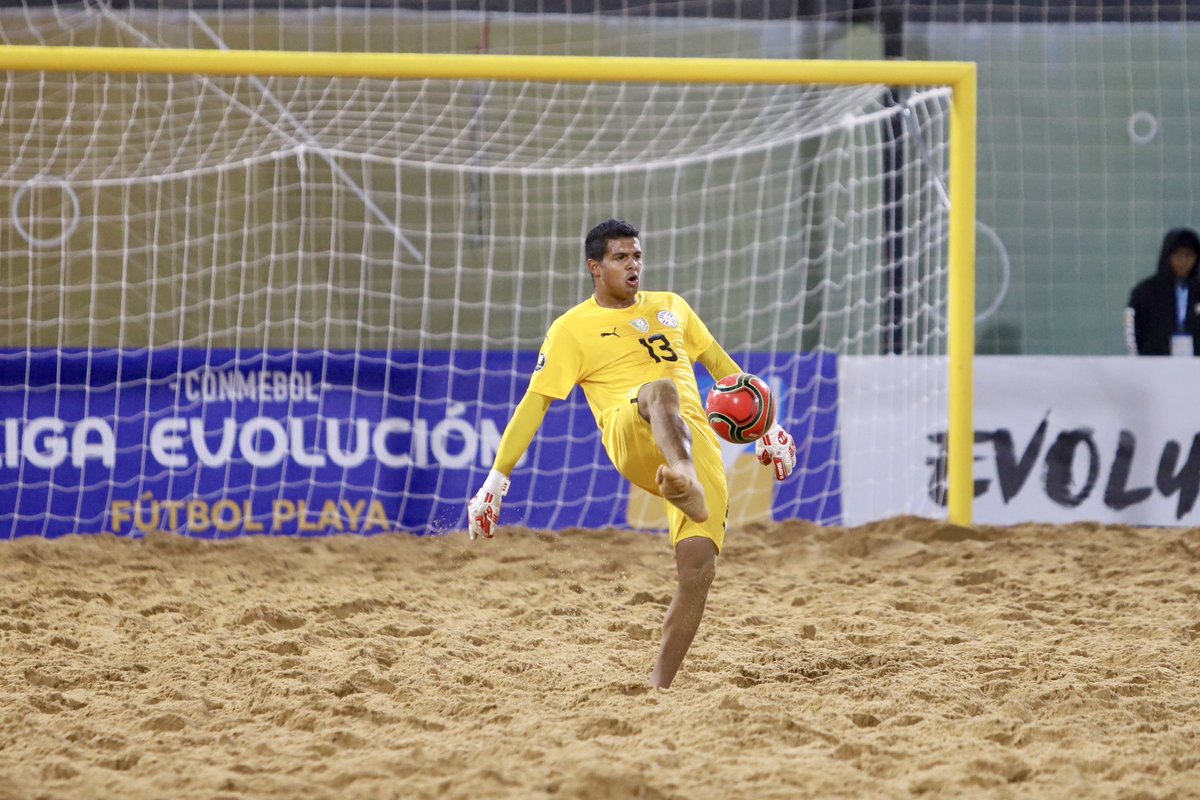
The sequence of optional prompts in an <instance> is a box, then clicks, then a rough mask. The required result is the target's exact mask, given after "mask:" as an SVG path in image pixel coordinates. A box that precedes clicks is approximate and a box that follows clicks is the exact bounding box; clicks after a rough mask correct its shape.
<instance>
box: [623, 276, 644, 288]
mask: <svg viewBox="0 0 1200 800" xmlns="http://www.w3.org/2000/svg"><path fill="white" fill-rule="evenodd" d="M625 282H626V283H627V284H629V285H630V286H637V285H638V284H639V283H640V282H641V276H639V275H630V276H629V277H628V278H626V279H625Z"/></svg>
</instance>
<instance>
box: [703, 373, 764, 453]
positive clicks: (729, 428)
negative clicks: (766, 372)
mask: <svg viewBox="0 0 1200 800" xmlns="http://www.w3.org/2000/svg"><path fill="white" fill-rule="evenodd" d="M704 411H705V413H706V414H707V415H708V424H709V425H712V428H713V430H714V431H716V432H717V436H720V437H721V438H722V439H724V440H725V441H727V442H733V443H734V444H749V443H750V442H753V441H754V440H755V439H759V438H762V437H763V436H764V435H765V434H766V432H767V431H768V430H770V428H771V426H772V425H774V424H775V397H774V395H772V394H771V388H770V387H769V386H767V383H766V381H764V380H763V379H762V378H759V377H758V376H756V375H751V374H750V373H748V372H737V373H734V374H733V375H726V376H725V377H724V378H721V380H719V381H717V382H716V384H715V385H714V386H713V388H712V391H710V392H709V393H708V400H707V401H705V403H704Z"/></svg>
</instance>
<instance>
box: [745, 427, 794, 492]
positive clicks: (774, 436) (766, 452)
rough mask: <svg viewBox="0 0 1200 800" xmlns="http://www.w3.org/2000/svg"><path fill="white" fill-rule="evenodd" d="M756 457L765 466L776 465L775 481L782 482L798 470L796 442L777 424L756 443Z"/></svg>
mask: <svg viewBox="0 0 1200 800" xmlns="http://www.w3.org/2000/svg"><path fill="white" fill-rule="evenodd" d="M754 455H756V456H757V457H758V460H759V461H761V462H762V463H763V465H764V466H768V467H769V466H771V465H772V464H774V465H775V480H777V481H781V480H783V479H784V478H786V477H787V476H788V475H791V474H792V470H793V469H795V468H796V440H795V439H793V438H792V437H791V436H789V435H788V432H787V431H785V430H784V429H783V428H781V427H780V426H779V423H778V422H776V423H775V424H774V425H772V426H771V429H770V430H769V431H767V433H766V435H765V436H763V437H762V438H760V439H758V440H756V441H755V442H754Z"/></svg>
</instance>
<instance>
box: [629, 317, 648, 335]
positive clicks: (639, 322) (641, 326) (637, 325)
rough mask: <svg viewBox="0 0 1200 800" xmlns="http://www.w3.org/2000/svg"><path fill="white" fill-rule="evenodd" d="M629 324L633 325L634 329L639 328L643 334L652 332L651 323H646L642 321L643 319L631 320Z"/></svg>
mask: <svg viewBox="0 0 1200 800" xmlns="http://www.w3.org/2000/svg"><path fill="white" fill-rule="evenodd" d="M629 324H630V325H632V326H633V327H635V328H637V329H638V330H639V331H641V332H642V333H649V332H650V323H649V322H646V320H644V319H642V318H641V317H638V318H637V319H633V320H630V321H629Z"/></svg>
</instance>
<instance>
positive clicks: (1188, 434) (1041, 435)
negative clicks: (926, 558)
mask: <svg viewBox="0 0 1200 800" xmlns="http://www.w3.org/2000/svg"><path fill="white" fill-rule="evenodd" d="M903 362H904V359H899V358H895V357H883V358H844V359H841V360H840V361H839V386H840V389H841V392H842V396H841V399H840V402H839V411H840V412H841V420H840V424H841V430H842V438H843V444H844V450H843V458H842V468H843V475H842V479H843V480H842V485H843V487H844V499H845V515H844V516H845V522H846V524H848V525H857V524H861V523H863V522H867V521H870V520H873V519H881V518H883V517H887V516H892V515H895V514H919V515H922V516H931V517H944V516H945V508H944V507H943V506H942V505H940V504H939V503H938V502H935V499H934V496H935V495H937V494H938V492H937V491H936V490H934V489H931V481H932V478H933V476H934V475H935V474H936V470H937V469H938V467H939V465H940V464H941V463H942V461H943V460H944V458H945V445H944V443H945V419H946V416H945V412H944V411H940V413H939V414H938V415H936V416H937V417H938V418H937V419H936V420H933V421H930V420H924V419H922V420H920V421H919V422H918V423H917V424H916V425H915V426H914V423H913V422H912V420H911V418H912V413H911V410H908V409H906V407H905V403H906V402H908V400H905V401H904V402H900V400H901V398H896V400H895V401H894V402H892V403H888V402H886V400H884V399H881V398H880V396H879V395H880V389H881V387H885V386H888V385H889V384H894V383H895V382H896V381H898V380H900V378H901V377H902V375H903V374H904V372H905V371H907V372H909V373H911V368H907V370H905V369H902V367H903ZM928 363H930V364H937V365H939V366H938V368H939V369H944V365H945V360H944V359H930V360H929V362H928ZM938 402H939V403H940V402H941V400H940V399H939V400H938ZM918 428H919V430H918ZM879 453H891V454H892V455H890V456H888V458H887V459H882V458H879V457H878V456H877V454H879ZM974 453H975V467H974V475H975V504H974V520H975V521H976V522H980V523H990V524H1014V523H1020V522H1047V523H1060V522H1078V521H1088V520H1094V521H1099V522H1116V523H1128V524H1134V525H1177V526H1200V510H1198V508H1197V495H1198V494H1200V362H1194V361H1190V360H1189V361H1180V360H1178V359H1170V358H1133V357H1125V356H1113V357H1108V356H1104V357H1061V356H986V357H980V358H977V359H976V360H975V443H974ZM898 478H900V480H898Z"/></svg>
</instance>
